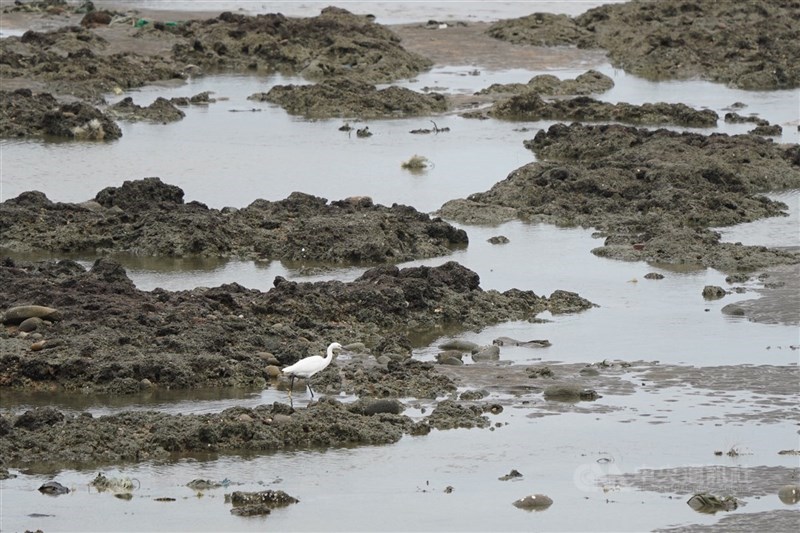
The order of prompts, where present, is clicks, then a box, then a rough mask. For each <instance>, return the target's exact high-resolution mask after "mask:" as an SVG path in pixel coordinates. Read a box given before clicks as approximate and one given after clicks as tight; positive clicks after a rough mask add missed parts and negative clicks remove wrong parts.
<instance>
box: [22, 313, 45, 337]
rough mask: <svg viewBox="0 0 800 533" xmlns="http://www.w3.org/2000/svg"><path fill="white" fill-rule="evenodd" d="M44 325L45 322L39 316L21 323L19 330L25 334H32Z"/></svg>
mask: <svg viewBox="0 0 800 533" xmlns="http://www.w3.org/2000/svg"><path fill="white" fill-rule="evenodd" d="M42 324H44V320H42V319H41V318H39V317H38V316H32V317H30V318H26V319H25V320H23V321H22V322H21V323H20V325H19V330H20V331H24V332H25V333H30V332H31V331H35V330H37V329H39V327H40V326H41V325H42Z"/></svg>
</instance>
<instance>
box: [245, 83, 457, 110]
mask: <svg viewBox="0 0 800 533" xmlns="http://www.w3.org/2000/svg"><path fill="white" fill-rule="evenodd" d="M249 98H250V99H253V100H266V101H268V102H272V103H275V104H278V105H280V106H281V107H283V108H284V109H286V111H288V112H289V113H291V114H293V115H303V116H305V117H309V118H330V117H359V118H362V119H365V118H379V117H380V118H397V117H409V116H419V115H430V114H434V113H441V112H443V111H445V110H446V109H447V101H446V99H445V97H444V95H441V94H439V93H426V94H422V93H417V92H415V91H412V90H411V89H406V88H403V87H387V88H385V89H377V88H375V86H373V85H371V84H369V83H363V82H359V81H355V80H350V79H345V78H336V79H333V80H326V81H323V82H321V83H318V84H316V85H275V86H274V87H272V88H271V89H270V90H269V92H268V93H266V94H264V93H258V94H254V95H252V96H250V97H249Z"/></svg>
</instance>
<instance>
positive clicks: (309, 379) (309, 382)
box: [306, 378, 314, 400]
mask: <svg viewBox="0 0 800 533" xmlns="http://www.w3.org/2000/svg"><path fill="white" fill-rule="evenodd" d="M306 383H307V384H308V391H309V392H310V393H311V399H312V400H313V399H314V389H312V388H311V378H308V381H306Z"/></svg>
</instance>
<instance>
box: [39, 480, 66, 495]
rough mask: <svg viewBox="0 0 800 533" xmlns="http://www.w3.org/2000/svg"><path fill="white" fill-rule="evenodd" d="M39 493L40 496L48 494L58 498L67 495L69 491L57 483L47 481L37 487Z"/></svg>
mask: <svg viewBox="0 0 800 533" xmlns="http://www.w3.org/2000/svg"><path fill="white" fill-rule="evenodd" d="M39 492H41V493H42V494H49V495H50V496H60V495H62V494H69V489H68V488H67V487H65V486H64V485H62V484H61V483H59V482H58V481H48V482H47V483H45V484H43V485H42V486H41V487H39Z"/></svg>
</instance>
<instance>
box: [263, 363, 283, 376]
mask: <svg viewBox="0 0 800 533" xmlns="http://www.w3.org/2000/svg"><path fill="white" fill-rule="evenodd" d="M265 371H266V372H267V375H268V376H269V377H270V379H275V378H277V377H278V376H280V375H281V369H280V368H278V367H277V366H275V365H268V366H267V368H266V369H265Z"/></svg>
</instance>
